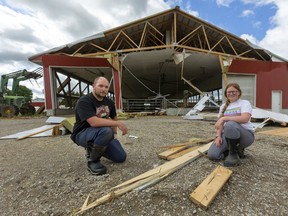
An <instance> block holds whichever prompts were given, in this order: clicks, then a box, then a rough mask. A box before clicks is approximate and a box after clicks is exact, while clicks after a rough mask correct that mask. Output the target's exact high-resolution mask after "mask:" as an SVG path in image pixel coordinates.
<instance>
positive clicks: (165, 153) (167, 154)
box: [158, 145, 188, 160]
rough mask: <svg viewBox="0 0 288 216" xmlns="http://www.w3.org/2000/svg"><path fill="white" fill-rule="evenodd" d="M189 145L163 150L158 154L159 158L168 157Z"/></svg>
mask: <svg viewBox="0 0 288 216" xmlns="http://www.w3.org/2000/svg"><path fill="white" fill-rule="evenodd" d="M187 148H188V147H187V146H185V145H184V146H178V147H174V148H170V149H168V150H166V151H164V152H161V153H159V154H158V157H159V158H162V159H166V160H167V159H168V157H171V156H172V155H174V154H177V153H179V152H181V151H183V150H185V149H187Z"/></svg>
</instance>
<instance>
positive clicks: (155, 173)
mask: <svg viewBox="0 0 288 216" xmlns="http://www.w3.org/2000/svg"><path fill="white" fill-rule="evenodd" d="M211 144H212V142H210V143H208V144H206V145H204V146H201V147H199V148H198V149H196V150H194V151H192V152H189V153H187V154H185V155H183V156H181V157H178V158H176V159H174V160H171V161H168V162H166V163H164V164H162V165H160V166H158V167H156V168H154V169H152V170H149V171H147V172H145V173H143V174H141V175H139V176H137V177H135V178H132V179H130V180H128V181H126V182H124V183H122V184H119V185H117V186H115V187H113V188H112V189H111V192H109V193H108V194H106V195H104V196H103V197H100V198H99V199H97V200H95V201H94V202H92V203H90V204H88V203H87V200H88V199H86V201H85V202H86V203H84V204H83V205H82V207H81V208H80V209H79V210H78V211H77V212H75V213H74V215H78V214H80V213H83V212H84V211H86V210H88V209H91V208H94V207H96V206H99V205H101V204H103V203H106V202H109V201H111V200H113V199H114V198H116V197H119V196H121V195H123V194H125V193H127V192H129V191H131V190H134V189H136V190H139V189H144V188H147V187H149V186H151V185H154V184H156V183H158V182H159V181H161V180H162V179H164V178H166V177H167V176H168V175H170V174H172V173H174V172H175V171H177V170H178V169H180V168H182V167H184V166H185V165H187V164H189V163H190V162H192V161H193V160H195V159H197V158H198V157H200V156H201V155H202V154H203V153H205V152H207V151H208V149H209V147H210V146H211Z"/></svg>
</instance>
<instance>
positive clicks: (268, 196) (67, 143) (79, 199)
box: [0, 116, 288, 216]
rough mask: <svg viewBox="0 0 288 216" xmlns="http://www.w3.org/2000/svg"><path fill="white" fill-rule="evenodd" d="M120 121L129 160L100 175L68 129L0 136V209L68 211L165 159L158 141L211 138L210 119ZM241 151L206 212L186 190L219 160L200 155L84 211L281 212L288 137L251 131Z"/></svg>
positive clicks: (4, 131) (285, 204)
mask: <svg viewBox="0 0 288 216" xmlns="http://www.w3.org/2000/svg"><path fill="white" fill-rule="evenodd" d="M46 120H47V118H46V117H38V118H17V119H3V118H2V119H0V127H1V130H0V136H1V137H2V136H6V135H10V134H14V133H18V132H22V131H24V130H28V129H34V128H37V127H40V126H43V125H45V124H46V123H45V121H46ZM124 122H125V123H126V124H127V126H128V128H129V134H130V135H134V136H137V137H138V139H130V138H127V137H126V136H125V137H122V136H120V137H119V139H120V140H121V141H122V142H123V146H124V148H125V150H126V151H127V153H128V158H127V161H126V162H125V163H122V164H114V163H112V162H110V161H108V160H106V159H103V160H102V162H103V164H105V165H106V166H107V168H108V173H107V174H105V175H103V176H92V175H90V174H89V173H88V171H87V170H86V161H85V157H84V154H85V151H84V149H82V148H81V147H78V146H77V145H75V144H74V143H73V142H72V141H71V140H70V138H69V135H64V136H57V137H42V138H27V139H24V140H19V141H17V140H15V139H8V140H0V164H1V165H0V173H1V174H0V215H7V216H8V215H9V216H11V215H70V214H71V213H72V212H73V211H75V210H76V209H78V208H79V207H81V206H82V205H83V203H84V201H85V199H86V197H87V195H88V194H89V193H90V195H91V201H94V200H96V199H97V198H100V197H102V196H103V195H105V194H106V193H107V192H108V191H109V189H110V188H112V187H114V186H116V185H118V184H120V183H122V182H124V181H126V180H129V179H131V178H133V177H136V176H138V175H140V174H142V173H144V172H146V171H148V170H151V169H153V168H154V167H156V166H159V165H161V164H163V163H165V162H166V161H165V160H163V159H159V158H158V156H157V153H159V152H162V151H163V148H160V147H161V146H166V145H172V144H177V143H180V142H186V141H188V140H189V139H191V138H193V137H196V138H203V139H208V138H211V137H213V135H214V127H213V125H214V123H215V122H214V121H200V120H183V119H182V117H168V116H148V117H141V118H131V119H128V120H125V121H124ZM272 127H273V126H265V127H264V128H263V129H261V130H266V129H271V128H272ZM246 155H247V157H246V158H245V159H243V160H242V163H241V165H240V166H238V167H234V168H231V170H232V171H233V174H232V176H231V177H230V179H229V181H228V182H227V183H226V184H225V185H224V187H223V188H222V190H221V191H220V192H219V194H218V195H217V196H216V198H215V199H214V201H213V202H212V204H211V205H210V206H209V208H208V209H206V210H204V209H202V208H200V207H198V206H196V205H195V204H193V203H192V202H191V201H190V199H189V195H190V194H191V193H192V191H193V190H194V189H195V188H196V187H197V186H198V185H199V184H200V183H201V182H202V181H203V180H204V179H205V178H206V177H207V176H208V175H209V174H210V173H211V172H212V171H213V170H214V169H215V168H216V167H217V166H218V165H222V162H212V161H210V160H208V159H207V158H206V157H201V158H199V159H197V160H195V161H193V162H191V163H190V164H188V165H187V166H185V167H183V168H181V169H180V170H178V171H176V172H175V173H173V174H172V175H170V176H168V177H167V178H165V179H164V180H162V181H161V182H159V183H158V184H156V185H154V186H151V187H149V188H146V189H144V190H142V191H131V192H129V193H126V194H124V195H123V196H121V197H118V198H115V199H114V200H113V201H111V202H109V203H106V204H103V205H101V206H98V207H95V208H93V209H90V210H88V211H86V212H85V213H84V214H83V215H98V216H102V215H103V216H104V215H117V216H118V215H119V216H122V215H123V216H124V215H125V216H126V215H133V216H134V215H137V216H138V215H149V216H150V215H153V216H154V215H159V216H160V215H161V216H163V215H165V216H170V215H171V216H172V215H183V216H186V215H187V216H188V215H189V216H191V215H233V216H234V215H249V216H250V215H257V216H258V215H277V216H279V215H287V214H288V181H287V179H288V169H287V164H288V144H287V137H286V138H285V137H280V136H268V135H262V134H256V141H255V143H254V144H253V145H252V146H250V147H249V148H248V149H247V151H246Z"/></svg>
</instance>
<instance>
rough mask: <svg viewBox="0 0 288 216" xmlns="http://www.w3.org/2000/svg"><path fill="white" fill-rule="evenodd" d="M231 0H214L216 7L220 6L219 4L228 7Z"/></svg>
mask: <svg viewBox="0 0 288 216" xmlns="http://www.w3.org/2000/svg"><path fill="white" fill-rule="evenodd" d="M233 1H234V0H216V4H217V5H218V7H220V6H224V7H230V4H231V3H232V2H233Z"/></svg>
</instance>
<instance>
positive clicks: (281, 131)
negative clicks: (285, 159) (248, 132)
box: [258, 128, 288, 136]
mask: <svg viewBox="0 0 288 216" xmlns="http://www.w3.org/2000/svg"><path fill="white" fill-rule="evenodd" d="M258 133H260V134H265V135H272V136H288V128H278V129H273V130H266V131H260V132H258Z"/></svg>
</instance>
